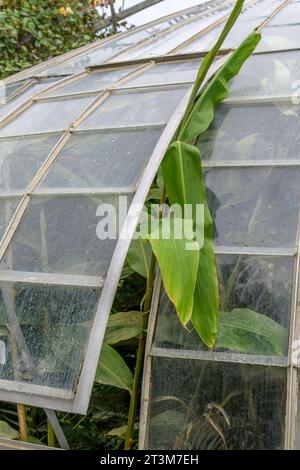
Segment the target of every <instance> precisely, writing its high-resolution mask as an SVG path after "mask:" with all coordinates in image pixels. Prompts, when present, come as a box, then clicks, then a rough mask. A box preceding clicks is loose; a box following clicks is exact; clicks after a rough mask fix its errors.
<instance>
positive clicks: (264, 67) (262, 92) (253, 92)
mask: <svg viewBox="0 0 300 470" xmlns="http://www.w3.org/2000/svg"><path fill="white" fill-rule="evenodd" d="M299 79H300V55H299V52H297V51H293V52H278V53H275V52H274V53H273V54H260V55H252V56H251V57H250V58H249V59H248V60H247V61H246V63H245V64H244V65H243V67H242V69H241V71H240V73H239V75H238V77H236V78H235V79H233V81H232V82H231V85H230V95H229V98H241V97H248V96H249V97H260V96H268V97H269V96H270V97H272V96H273V97H278V96H295V92H297V89H295V82H296V81H298V80H299ZM296 85H299V83H296ZM297 88H298V94H297V99H298V101H297V102H299V86H298V87H297ZM257 114H258V113H257ZM257 117H258V116H257ZM282 137H283V136H282Z"/></svg>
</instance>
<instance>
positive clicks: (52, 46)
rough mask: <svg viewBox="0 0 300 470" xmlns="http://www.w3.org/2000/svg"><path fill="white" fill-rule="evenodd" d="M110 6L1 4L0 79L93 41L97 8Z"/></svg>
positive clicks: (89, 1)
mask: <svg viewBox="0 0 300 470" xmlns="http://www.w3.org/2000/svg"><path fill="white" fill-rule="evenodd" d="M110 3H113V1H112V0H107V1H106V0H79V1H78V0H47V2H41V1H40V0H25V1H24V0H0V78H4V77H6V76H8V75H11V74H13V73H16V72H18V71H20V70H23V69H25V68H27V67H31V66H32V65H34V64H37V63H39V62H42V61H44V60H47V59H49V58H51V57H54V56H57V55H60V54H63V53H64V52H68V51H70V50H71V49H75V48H77V47H80V46H83V45H85V44H87V43H89V42H91V41H93V40H95V38H96V33H95V28H94V23H95V22H96V20H99V13H98V12H97V10H96V8H97V7H98V6H108V7H109V6H110ZM108 11H109V10H108ZM97 37H99V35H98V36H97ZM100 37H101V35H100Z"/></svg>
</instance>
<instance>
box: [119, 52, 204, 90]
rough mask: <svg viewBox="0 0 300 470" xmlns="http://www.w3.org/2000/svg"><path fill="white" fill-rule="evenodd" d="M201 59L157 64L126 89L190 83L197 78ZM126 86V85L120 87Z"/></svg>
mask: <svg viewBox="0 0 300 470" xmlns="http://www.w3.org/2000/svg"><path fill="white" fill-rule="evenodd" d="M200 63H201V59H199V60H197V61H189V62H175V63H169V64H163V63H162V64H157V65H155V67H151V68H150V69H149V70H146V71H145V72H144V73H143V74H141V75H138V76H137V77H134V78H131V79H129V80H128V81H127V82H126V87H127V86H129V87H131V86H132V87H142V86H149V85H150V86H151V85H166V84H169V83H188V82H193V81H194V80H195V78H196V75H197V72H198V69H199V67H200ZM120 86H125V85H120Z"/></svg>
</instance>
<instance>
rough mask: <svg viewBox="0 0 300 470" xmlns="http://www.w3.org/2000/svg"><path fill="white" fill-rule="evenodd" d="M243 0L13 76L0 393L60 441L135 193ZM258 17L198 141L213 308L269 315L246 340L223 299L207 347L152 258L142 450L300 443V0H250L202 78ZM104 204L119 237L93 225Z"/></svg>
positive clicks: (112, 281) (132, 224) (1, 262)
mask: <svg viewBox="0 0 300 470" xmlns="http://www.w3.org/2000/svg"><path fill="white" fill-rule="evenodd" d="M183 3H184V2H183ZM235 3H236V2H235V0H215V1H214V0H210V1H206V2H202V3H200V2H199V5H197V6H195V7H191V8H188V9H185V10H182V11H180V12H178V13H176V14H172V15H169V16H166V17H163V18H160V19H159V20H156V21H153V22H151V23H148V24H146V25H143V26H139V27H136V28H133V29H129V30H128V31H125V32H123V33H120V34H117V35H112V36H109V37H108V38H106V39H102V40H99V41H97V42H95V43H92V44H89V45H87V46H83V47H82V48H80V49H76V50H73V51H71V52H68V53H66V54H64V55H62V56H58V57H56V58H54V59H50V60H49V61H47V62H43V63H42V64H39V65H36V66H33V67H31V68H28V69H26V70H25V71H23V72H20V73H17V74H15V75H13V76H11V77H9V78H6V79H5V80H4V83H5V88H4V90H5V98H4V100H3V103H2V105H1V106H0V165H1V174H0V238H1V241H0V289H1V298H0V302H1V307H0V321H1V326H0V400H1V401H2V402H10V403H22V404H24V405H27V406H34V407H39V408H44V409H45V410H46V411H47V413H48V417H49V419H50V421H51V423H52V425H53V427H54V430H55V432H56V434H57V439H58V441H59V443H60V444H61V446H62V447H67V444H66V442H65V438H64V436H63V433H62V430H61V428H60V426H59V424H58V421H57V419H56V415H55V413H54V412H56V411H58V412H70V413H75V414H81V415H85V414H86V413H87V411H88V406H89V402H90V397H91V393H92V387H93V383H94V378H95V374H96V369H97V365H98V361H99V356H100V353H101V349H102V345H103V340H104V335H105V332H106V327H107V323H108V319H109V315H110V313H111V308H112V305H113V301H114V298H115V295H116V291H117V288H118V284H119V280H120V276H121V273H122V269H123V266H124V263H125V262H126V257H127V253H128V250H129V248H130V244H131V240H132V238H133V236H134V232H135V229H136V226H137V224H138V222H139V219H140V215H141V211H142V206H143V205H144V203H145V202H146V201H147V200H148V199H147V198H148V193H149V191H150V190H151V188H153V183H154V182H155V181H156V180H157V172H158V171H159V168H160V165H161V162H162V160H163V158H164V155H165V153H166V151H167V149H168V146H169V144H170V143H171V142H172V140H173V138H174V135H175V134H176V131H177V129H178V127H179V125H180V123H181V120H182V118H183V116H184V113H185V109H186V107H187V104H188V102H189V98H190V95H191V93H192V89H193V84H194V81H195V79H196V76H197V72H198V69H199V66H200V64H201V62H202V61H203V59H204V58H205V56H206V54H207V52H208V51H210V50H211V48H212V47H213V46H214V44H215V42H216V40H217V38H218V37H219V35H220V33H221V32H222V30H223V27H224V25H225V23H226V21H227V20H228V18H229V15H230V14H231V12H232V9H233V7H234V5H235ZM255 28H259V30H260V32H261V41H260V42H259V44H258V45H257V47H256V48H255V50H254V52H253V54H252V55H251V57H249V59H248V60H247V61H246V62H245V64H244V65H243V67H242V68H241V70H240V72H239V74H238V75H237V76H236V77H235V78H233V80H232V81H231V82H230V90H229V96H228V97H227V98H226V99H225V100H224V101H223V102H222V103H221V104H220V105H218V106H217V108H216V110H215V116H214V119H213V122H212V123H211V125H210V127H209V128H208V130H207V131H206V132H204V133H203V134H202V135H200V137H199V138H198V139H197V141H196V145H197V148H198V149H199V150H200V152H201V156H202V160H203V162H202V166H203V174H204V182H205V189H206V197H207V203H208V207H209V209H210V213H211V214H212V218H213V244H214V250H215V253H216V257H217V267H218V279H219V290H220V312H221V313H220V315H221V314H222V312H231V313H232V312H235V314H236V315H237V314H238V310H239V309H244V310H245V309H248V311H250V310H251V311H252V312H257V314H259V318H262V317H263V318H264V319H267V320H272V325H273V326H272V328H273V329H271V330H270V331H269V330H268V331H266V336H267V339H266V340H265V341H264V342H263V343H262V342H260V341H259V340H258V339H257V338H258V337H257V335H256V334H255V331H254V330H255V328H254V327H253V325H252V324H251V322H250V321H249V324H248V333H249V331H250V336H249V335H248V336H247V337H246V335H245V332H241V333H240V335H239V337H238V340H239V345H238V346H237V344H236V342H237V339H236V336H235V337H234V338H233V339H232V340H231V336H230V331H231V330H230V331H229V327H232V328H236V324H235V317H234V316H231V317H228V318H229V319H228V323H227V324H226V325H225V324H224V325H222V329H221V330H220V334H221V335H223V336H224V338H223V341H221V342H220V346H218V343H217V344H216V346H215V347H213V348H208V347H207V346H206V345H205V344H204V343H203V342H202V341H201V340H200V339H199V335H198V334H197V333H196V332H195V331H194V330H193V328H191V327H190V325H187V327H186V328H183V327H182V325H181V323H180V321H179V319H178V317H177V316H176V312H175V311H174V310H175V307H174V305H173V304H172V302H171V301H170V300H169V296H168V295H167V293H166V289H165V287H164V283H163V281H162V278H161V275H160V272H159V269H158V267H157V268H156V275H155V284H154V289H153V293H152V299H151V311H150V319H149V328H148V335H147V344H146V352H145V363H144V373H143V385H142V394H141V395H142V396H141V412H140V419H139V448H140V449H162V450H163V449H188V450H193V449H196V450H202V449H203V450H206V449H208V450H213V449H300V429H299V426H300V418H299V417H298V411H297V405H298V388H299V386H298V368H299V367H300V358H299V354H300V349H299V348H300V337H299V327H300V323H299V312H298V308H297V307H298V290H299V286H298V284H299V201H300V185H299V181H300V157H299V155H298V153H299V148H300V132H299V131H300V125H299V121H298V120H297V119H298V118H299V105H300V52H299V51H300V1H299V0H291V1H289V0H287V1H283V0H246V1H245V3H244V7H243V10H242V12H241V14H240V16H239V17H238V19H237V21H236V24H235V26H234V27H233V28H232V30H231V31H230V32H229V34H228V36H227V38H226V39H225V41H224V43H223V45H222V47H221V50H220V51H219V52H218V56H217V57H216V59H215V60H214V61H213V64H212V67H211V69H210V71H209V74H208V76H207V77H206V80H205V82H204V84H203V88H202V89H205V86H206V85H207V84H208V83H209V82H210V80H211V79H212V78H213V77H214V75H215V74H217V73H218V71H219V70H220V68H221V67H222V66H223V65H224V63H225V61H226V60H227V59H228V57H229V56H230V54H231V53H232V51H233V50H234V49H235V48H237V47H238V46H239V45H240V44H241V42H242V41H243V40H244V39H245V38H246V37H247V36H248V35H249V34H250V33H251V32H252V31H253V30H254V29H255ZM297 149H298V150H297ZM120 199H121V200H122V201H126V202H127V204H126V209H125V213H124V208H123V209H122V208H121V207H120ZM102 205H104V206H108V205H109V206H110V207H111V206H113V207H114V208H115V210H116V214H117V219H118V223H117V225H118V227H117V232H118V234H119V235H118V237H117V238H116V239H101V237H99V236H98V235H99V233H98V231H99V220H100V217H101V216H102V215H103V214H102V213H100V212H99V207H101V206H102ZM137 208H138V209H137ZM121 209H122V211H123V213H122V214H120V212H121ZM128 227H129V229H128ZM125 232H126V236H125ZM200 259H201V252H200ZM176 275H177V274H176V272H173V276H175V277H176ZM255 318H256V317H255ZM230 322H231V323H230ZM265 324H266V325H267V323H265ZM268 324H270V325H271V323H268ZM225 326H226V328H225ZM223 328H224V330H223ZM266 329H267V327H266ZM251 332H252V333H253V334H252V336H251ZM226 335H227V336H226ZM268 335H269V336H268ZM225 336H226V338H225ZM237 336H238V334H237ZM275 336H276V338H278V336H280V338H281V340H280V344H276V345H275V339H276V338H275ZM249 338H250V339H249ZM274 338H275V339H274ZM243 341H244V343H243ZM221 343H222V344H221ZM242 343H243V344H244V347H241V346H240V344H242Z"/></svg>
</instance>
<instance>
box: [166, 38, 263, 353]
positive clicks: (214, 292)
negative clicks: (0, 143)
mask: <svg viewBox="0 0 300 470" xmlns="http://www.w3.org/2000/svg"><path fill="white" fill-rule="evenodd" d="M259 40H260V34H259V33H257V32H254V33H252V34H251V35H250V36H248V38H247V39H246V40H245V41H244V42H243V43H242V44H241V46H240V47H238V48H237V50H236V51H235V52H234V53H232V55H231V57H230V58H229V59H228V61H227V62H226V63H225V64H224V66H223V67H221V69H220V71H219V72H218V73H217V74H216V75H215V77H214V78H213V79H212V80H211V82H210V83H209V84H208V86H207V88H206V89H205V90H204V92H203V94H202V95H201V96H200V97H199V98H198V100H197V101H196V103H195V104H194V107H193V108H192V110H191V112H190V114H189V116H188V118H187V119H186V121H185V122H183V126H182V128H181V131H180V132H179V139H178V141H176V142H174V143H173V144H171V146H170V147H169V149H168V151H167V153H166V156H165V158H164V161H163V164H162V169H163V176H164V179H165V184H166V191H167V194H168V197H169V200H170V203H171V204H174V203H179V204H181V205H183V204H192V205H193V206H195V207H194V208H193V211H192V212H193V220H194V223H196V219H195V211H196V205H197V204H204V207H205V210H204V245H203V248H202V249H201V252H200V258H199V268H198V275H197V282H196V286H195V292H194V299H193V312H192V317H191V319H192V322H193V325H194V327H195V329H196V330H197V332H198V334H199V335H200V336H201V338H202V340H203V341H204V343H205V344H207V346H209V347H213V345H214V343H215V341H216V337H217V329H218V315H219V295H218V279H217V269H216V260H215V254H214V248H213V231H212V218H211V215H210V212H209V209H208V206H207V203H206V196H205V190H204V184H203V175H202V167H201V155H200V152H199V150H198V149H197V148H196V147H194V146H191V145H188V143H187V142H188V141H190V140H192V139H194V138H196V137H198V136H199V135H200V134H202V133H203V132H204V131H206V130H207V129H208V127H209V125H210V123H211V121H212V120H213V117H214V108H215V106H216V105H217V104H218V103H219V102H220V101H221V100H223V99H224V98H225V97H226V96H227V94H228V82H229V80H230V79H231V78H233V77H234V76H235V75H236V74H237V73H238V72H239V70H240V68H241V66H242V64H243V63H244V61H245V60H246V59H247V58H248V57H249V55H251V54H252V52H253V50H254V49H255V47H256V45H257V44H258V42H259ZM183 141H185V142H183Z"/></svg>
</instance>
